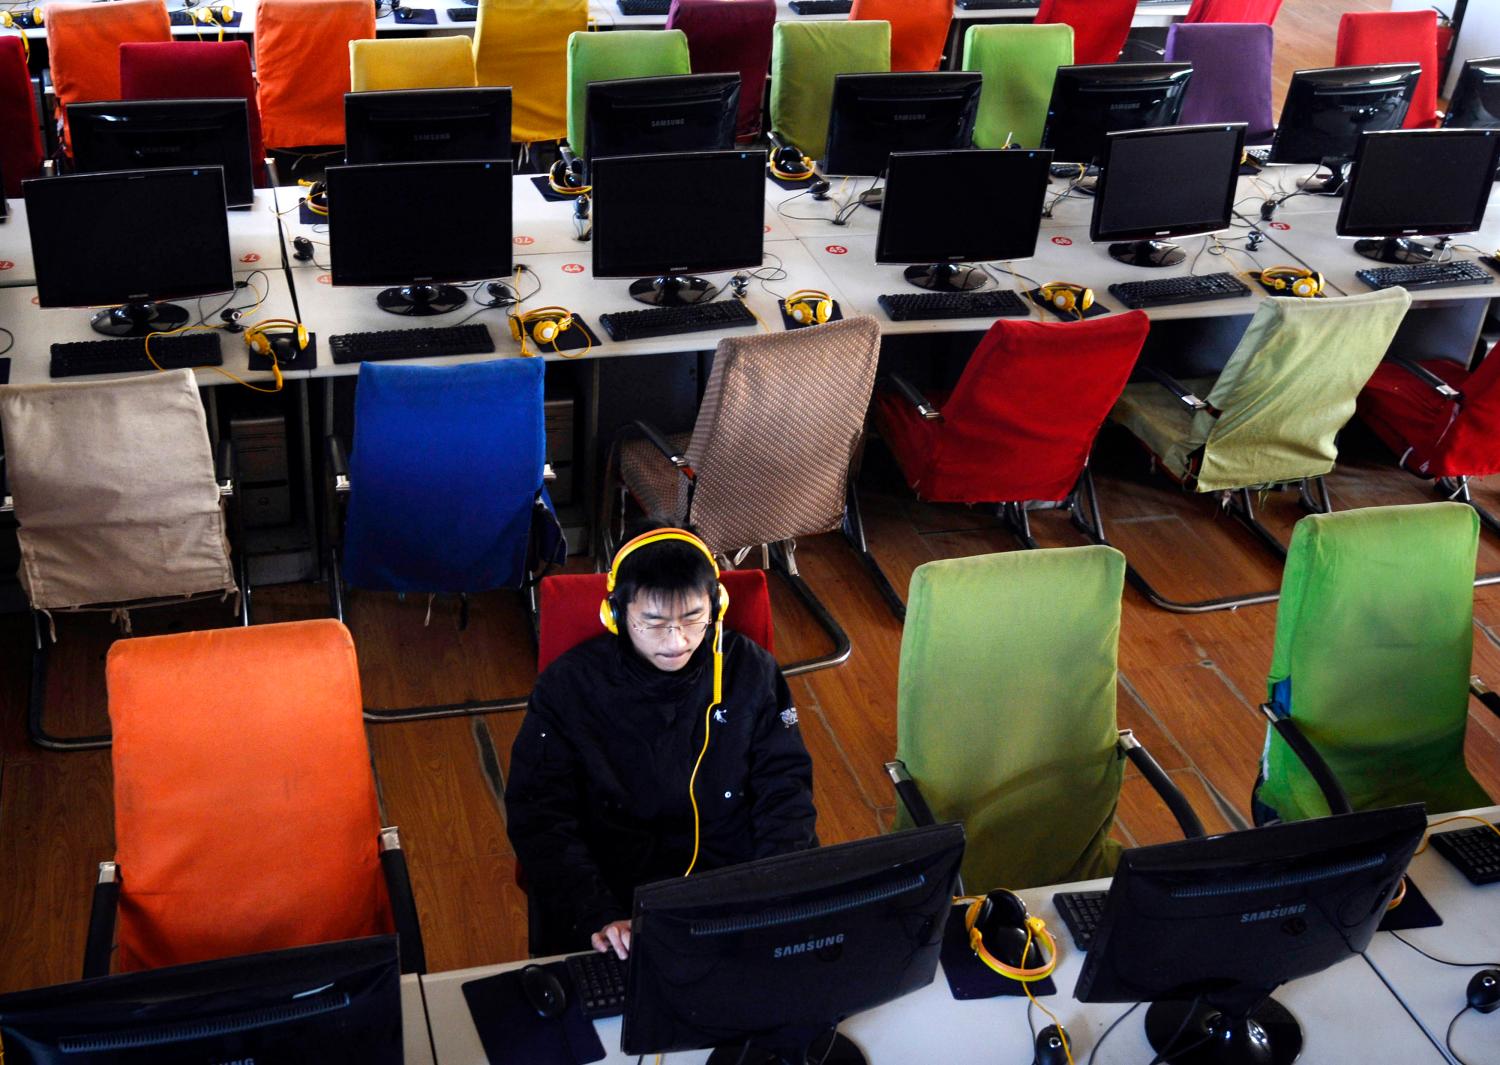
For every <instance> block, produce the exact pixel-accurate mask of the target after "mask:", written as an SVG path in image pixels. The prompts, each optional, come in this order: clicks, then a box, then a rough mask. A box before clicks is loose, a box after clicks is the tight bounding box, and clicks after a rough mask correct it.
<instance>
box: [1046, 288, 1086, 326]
mask: <svg viewBox="0 0 1500 1065" xmlns="http://www.w3.org/2000/svg"><path fill="white" fill-rule="evenodd" d="M1040 291H1041V294H1042V299H1044V300H1046V301H1047V302H1048V303H1050V304H1052V306H1054V307H1056V308H1057V309H1058V310H1060V311H1062V312H1063V313H1064V314H1067V313H1068V312H1070V311H1071V312H1073V313H1074V314H1077V315H1078V317H1080V318H1082V317H1083V312H1084V311H1086V310H1088V309H1089V308H1090V307H1092V306H1093V305H1094V290H1093V289H1091V288H1088V287H1087V286H1085V285H1075V284H1073V282H1071V281H1048V282H1047V283H1046V284H1045V285H1043V286H1042V287H1041V289H1040Z"/></svg>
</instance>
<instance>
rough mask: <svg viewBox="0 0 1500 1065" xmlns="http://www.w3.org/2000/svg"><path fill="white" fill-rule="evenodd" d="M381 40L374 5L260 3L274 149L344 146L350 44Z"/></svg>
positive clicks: (259, 37) (266, 121)
mask: <svg viewBox="0 0 1500 1065" xmlns="http://www.w3.org/2000/svg"><path fill="white" fill-rule="evenodd" d="M374 36H375V5H374V4H372V3H370V2H369V0H260V4H259V6H258V7H257V8H256V10H255V70H256V76H257V77H258V78H259V79H260V129H261V137H262V138H263V139H264V140H265V142H266V147H267V148H295V147H298V146H301V145H311V144H343V143H344V93H346V92H348V91H349V42H350V41H354V40H360V39H363V38H366V37H374Z"/></svg>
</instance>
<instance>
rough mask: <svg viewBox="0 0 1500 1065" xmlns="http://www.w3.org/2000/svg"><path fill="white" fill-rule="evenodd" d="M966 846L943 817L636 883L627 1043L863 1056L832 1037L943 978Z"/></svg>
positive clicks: (726, 1058) (794, 1057) (656, 1048)
mask: <svg viewBox="0 0 1500 1065" xmlns="http://www.w3.org/2000/svg"><path fill="white" fill-rule="evenodd" d="M963 851H964V832H963V828H962V826H960V825H957V824H947V825H933V826H931V827H928V828H919V829H912V830H910V831H906V832H895V833H892V834H890V835H887V836H878V837H875V838H872V839H862V840H857V841H855V842H853V843H843V844H839V845H837V846H832V847H820V848H817V849H815V850H809V851H801V852H799V853H796V854H784V855H778V856H777V857H774V858H763V859H760V860H758V861H754V862H750V863H748V864H746V865H740V866H733V867H730V868H727V869H720V870H716V871H714V872H709V873H704V874H701V875H699V876H694V877H691V878H684V879H677V880H669V881H663V882H661V883H657V884H649V885H646V886H644V887H639V888H637V889H636V892H635V914H634V919H633V921H632V925H631V927H632V935H631V950H630V972H629V977H628V979H627V981H626V985H625V986H626V991H625V1024H624V1029H623V1032H622V1034H621V1039H620V1045H621V1047H622V1049H623V1050H624V1051H625V1053H626V1054H629V1055H632V1056H633V1055H636V1054H643V1053H645V1054H653V1053H662V1052H667V1051H673V1050H694V1049H701V1048H704V1047H710V1046H712V1047H718V1048H721V1049H720V1051H719V1053H718V1054H717V1055H716V1056H715V1057H712V1058H710V1059H709V1060H710V1061H711V1062H716V1063H717V1062H719V1061H721V1060H722V1061H723V1062H725V1063H728V1065H733V1063H734V1062H736V1061H754V1062H757V1063H762V1065H765V1063H768V1062H770V1061H776V1062H783V1061H785V1062H798V1063H800V1062H802V1061H804V1060H806V1061H809V1062H817V1061H825V1060H826V1061H836V1062H839V1063H841V1065H847V1063H850V1062H855V1061H860V1062H862V1061H864V1058H863V1057H862V1056H860V1054H859V1051H858V1050H857V1049H856V1048H855V1047H854V1046H853V1044H852V1043H850V1042H849V1041H848V1040H847V1039H843V1038H842V1037H838V1038H837V1039H836V1043H837V1046H836V1047H830V1046H829V1042H828V1040H829V1035H830V1033H831V1032H832V1030H833V1029H834V1028H835V1027H836V1026H837V1025H838V1023H839V1022H840V1021H842V1020H843V1019H844V1018H845V1017H848V1016H849V1015H850V1014H853V1013H857V1012H858V1011H860V1010H864V1009H870V1008H871V1007H874V1006H878V1005H880V1004H881V1003H882V1002H888V1001H890V1000H891V999H894V998H897V997H899V996H901V995H905V994H907V993H909V992H911V991H915V990H916V989H917V988H919V987H923V986H925V985H927V984H929V983H931V982H932V978H933V975H934V974H935V972H936V970H937V962H938V950H939V947H940V946H941V943H942V938H943V928H944V922H945V920H946V919H947V916H948V911H949V909H950V908H951V907H952V893H953V887H954V883H955V881H956V880H957V877H958V866H959V862H960V861H961V860H962V859H963ZM746 1044H749V1046H747V1045H746ZM753 1051H760V1052H761V1054H759V1055H756V1054H754V1053H753ZM851 1052H852V1054H853V1055H854V1056H850V1054H851ZM767 1053H769V1054H771V1055H774V1056H772V1057H770V1058H767V1057H766V1056H765V1055H766V1054H767ZM742 1054H744V1055H746V1056H744V1057H742V1056H741V1055H742ZM804 1054H806V1055H807V1056H806V1057H805V1059H804V1056H803V1055H804Z"/></svg>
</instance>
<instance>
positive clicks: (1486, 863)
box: [1432, 825, 1500, 884]
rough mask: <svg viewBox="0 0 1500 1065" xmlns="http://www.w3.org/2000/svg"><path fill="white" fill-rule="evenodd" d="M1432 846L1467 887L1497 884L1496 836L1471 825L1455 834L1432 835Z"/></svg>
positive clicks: (1499, 846)
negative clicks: (1460, 875)
mask: <svg viewBox="0 0 1500 1065" xmlns="http://www.w3.org/2000/svg"><path fill="white" fill-rule="evenodd" d="M1432 846H1433V848H1434V849H1435V850H1436V851H1437V852H1438V853H1439V854H1441V855H1442V856H1443V857H1444V858H1447V859H1448V860H1449V861H1450V862H1452V863H1453V865H1454V867H1455V868H1457V869H1458V871H1459V872H1460V873H1463V874H1464V876H1466V877H1468V878H1469V883H1471V884H1494V883H1497V882H1500V834H1496V832H1495V830H1494V829H1491V828H1485V827H1484V826H1483V825H1475V826H1474V827H1473V828H1461V829H1459V830H1458V831H1456V832H1434V833H1433V834H1432Z"/></svg>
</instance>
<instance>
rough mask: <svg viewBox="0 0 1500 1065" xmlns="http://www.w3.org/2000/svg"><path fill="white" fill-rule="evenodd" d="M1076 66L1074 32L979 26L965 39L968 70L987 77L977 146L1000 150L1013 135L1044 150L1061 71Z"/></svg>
mask: <svg viewBox="0 0 1500 1065" xmlns="http://www.w3.org/2000/svg"><path fill="white" fill-rule="evenodd" d="M1072 62H1073V27H1072V26H1069V25H1068V24H1067V23H1065V22H1056V23H1051V24H1048V25H1042V26H1037V25H1026V24H1023V25H1019V26H973V27H970V29H969V32H968V33H967V34H965V35H964V69H965V70H974V71H978V72H979V73H981V74H983V75H984V88H983V90H981V92H980V94H979V117H978V119H977V120H976V121H975V123H974V147H976V148H999V147H1001V146H1003V145H1004V144H1005V138H1006V137H1007V136H1010V137H1012V138H1013V139H1014V142H1015V143H1016V144H1018V145H1020V146H1021V147H1023V148H1036V147H1040V145H1041V143H1042V129H1043V127H1044V126H1046V124H1047V106H1048V104H1050V103H1051V102H1052V82H1053V80H1054V79H1055V78H1056V76H1057V68H1058V67H1064V66H1067V65H1069V64H1070V63H1072Z"/></svg>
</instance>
